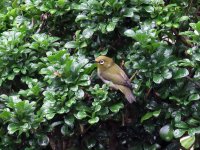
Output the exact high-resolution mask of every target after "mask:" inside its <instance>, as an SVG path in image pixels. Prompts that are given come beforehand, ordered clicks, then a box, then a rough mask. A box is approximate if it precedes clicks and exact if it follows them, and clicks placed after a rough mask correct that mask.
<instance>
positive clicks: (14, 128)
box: [7, 123, 20, 134]
mask: <svg viewBox="0 0 200 150" xmlns="http://www.w3.org/2000/svg"><path fill="white" fill-rule="evenodd" d="M7 129H8V133H9V134H13V133H15V132H16V131H17V130H19V129H20V126H18V125H17V124H15V123H11V124H9V125H8V127H7Z"/></svg>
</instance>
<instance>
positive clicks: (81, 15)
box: [75, 14, 88, 22]
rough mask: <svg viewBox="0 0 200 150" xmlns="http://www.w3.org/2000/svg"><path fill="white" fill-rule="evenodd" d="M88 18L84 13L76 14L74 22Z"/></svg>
mask: <svg viewBox="0 0 200 150" xmlns="http://www.w3.org/2000/svg"><path fill="white" fill-rule="evenodd" d="M87 19H88V17H87V16H86V15H84V14H80V15H78V16H77V17H76V20H75V21H76V22H78V21H81V20H87Z"/></svg>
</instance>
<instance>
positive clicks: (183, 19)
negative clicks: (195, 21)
mask: <svg viewBox="0 0 200 150" xmlns="http://www.w3.org/2000/svg"><path fill="white" fill-rule="evenodd" d="M186 20H189V17H188V16H182V17H181V18H180V19H179V21H180V22H181V21H186Z"/></svg>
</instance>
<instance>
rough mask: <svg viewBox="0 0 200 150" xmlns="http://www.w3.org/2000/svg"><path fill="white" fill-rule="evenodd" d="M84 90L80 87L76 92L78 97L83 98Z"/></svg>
mask: <svg viewBox="0 0 200 150" xmlns="http://www.w3.org/2000/svg"><path fill="white" fill-rule="evenodd" d="M84 95H85V94H84V91H83V90H82V89H79V90H78V91H77V92H76V97H77V98H78V99H81V98H83V97H84Z"/></svg>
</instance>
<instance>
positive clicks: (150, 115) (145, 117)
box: [140, 112, 153, 123]
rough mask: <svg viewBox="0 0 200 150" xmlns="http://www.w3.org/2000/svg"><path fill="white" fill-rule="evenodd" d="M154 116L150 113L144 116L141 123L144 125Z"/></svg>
mask: <svg viewBox="0 0 200 150" xmlns="http://www.w3.org/2000/svg"><path fill="white" fill-rule="evenodd" d="M152 116H153V114H152V112H148V113H146V114H145V115H144V116H142V118H141V120H140V122H141V123H143V122H144V121H145V120H148V119H150V118H151V117H152Z"/></svg>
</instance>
